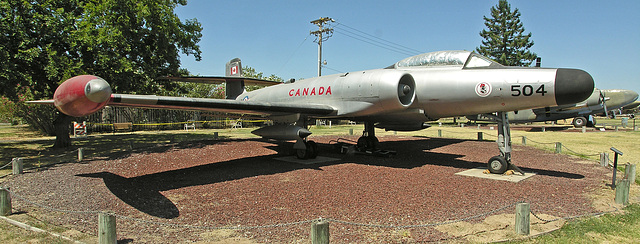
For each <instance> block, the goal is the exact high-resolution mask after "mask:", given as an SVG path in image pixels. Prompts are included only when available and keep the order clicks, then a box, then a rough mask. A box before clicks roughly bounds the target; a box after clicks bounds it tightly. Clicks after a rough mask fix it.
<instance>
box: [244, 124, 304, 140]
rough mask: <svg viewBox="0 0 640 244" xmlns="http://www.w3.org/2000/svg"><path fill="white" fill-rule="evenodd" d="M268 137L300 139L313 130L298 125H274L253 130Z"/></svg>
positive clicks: (258, 134) (254, 132)
mask: <svg viewBox="0 0 640 244" xmlns="http://www.w3.org/2000/svg"><path fill="white" fill-rule="evenodd" d="M251 133H252V134H254V135H257V136H261V137H263V138H267V139H276V140H298V139H301V138H305V137H307V136H309V135H311V132H310V131H309V130H307V129H305V128H302V127H300V126H297V125H272V126H266V127H262V128H260V129H257V130H254V131H252V132H251Z"/></svg>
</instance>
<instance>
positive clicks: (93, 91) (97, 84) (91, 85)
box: [84, 78, 111, 103]
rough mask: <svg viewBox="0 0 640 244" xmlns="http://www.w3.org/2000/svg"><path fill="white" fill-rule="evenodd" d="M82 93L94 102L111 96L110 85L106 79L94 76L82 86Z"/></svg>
mask: <svg viewBox="0 0 640 244" xmlns="http://www.w3.org/2000/svg"><path fill="white" fill-rule="evenodd" d="M84 95H85V96H87V98H88V99H89V100H91V101H92V102H95V103H102V102H104V101H107V100H108V99H109V98H110V97H111V86H109V83H107V81H105V80H103V79H101V78H96V79H93V80H90V81H89V82H87V84H86V85H85V87H84Z"/></svg>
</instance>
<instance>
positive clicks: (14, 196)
mask: <svg viewBox="0 0 640 244" xmlns="http://www.w3.org/2000/svg"><path fill="white" fill-rule="evenodd" d="M0 190H1V191H6V192H8V193H9V194H10V196H11V198H12V199H17V200H19V201H22V202H24V203H26V204H29V205H32V206H35V207H38V208H41V209H45V210H48V211H52V212H59V213H66V214H81V215H99V214H105V215H109V216H114V217H116V218H119V219H123V220H127V221H134V222H138V223H144V224H150V225H159V226H166V227H171V228H182V229H198V230H251V229H266V228H279V227H287V226H294V225H302V224H311V223H320V222H333V223H337V224H343V225H350V226H358V227H369V228H382V229H413V228H428V227H435V226H440V225H447V224H454V223H458V222H464V221H469V220H473V219H479V218H485V217H488V216H491V215H493V214H496V213H499V212H502V211H505V210H507V209H509V208H513V207H516V206H517V205H519V204H529V203H527V202H526V201H517V202H514V203H511V204H508V205H505V206H503V207H500V208H496V209H494V210H491V211H487V212H484V213H480V214H476V215H472V216H468V217H465V218H460V219H455V220H447V221H443V222H437V223H429V224H418V225H383V224H366V223H358V222H351V221H344V220H339V219H333V218H322V217H321V218H314V219H309V220H302V221H295V222H287V223H278V224H269V225H255V226H242V225H238V226H198V225H187V224H173V223H163V222H158V221H151V220H145V219H140V218H133V217H129V216H125V215H121V214H116V213H113V212H108V211H96V210H68V209H59V208H54V207H50V206H47V205H45V204H41V203H37V202H34V201H31V200H29V199H27V198H26V197H23V196H21V195H19V194H17V193H15V192H13V191H11V190H10V189H8V188H0ZM611 207H612V208H613V209H612V210H609V211H603V212H595V213H587V214H581V215H575V216H566V217H558V218H555V219H544V218H542V217H540V216H539V213H536V212H534V211H531V210H530V209H528V210H529V213H531V215H533V216H534V217H535V218H537V219H538V220H540V221H542V222H543V224H546V223H550V222H555V221H559V220H570V219H576V218H583V217H595V216H601V215H604V214H608V213H614V212H618V211H620V210H619V209H618V208H616V207H615V206H611ZM21 212H23V211H21ZM452 238H453V239H455V238H456V237H452Z"/></svg>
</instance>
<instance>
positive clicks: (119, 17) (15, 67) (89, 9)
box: [0, 0, 202, 146]
mask: <svg viewBox="0 0 640 244" xmlns="http://www.w3.org/2000/svg"><path fill="white" fill-rule="evenodd" d="M185 4H186V0H67V1H59V0H4V1H2V2H0V33H2V34H0V95H1V96H5V97H7V98H8V99H9V100H11V101H14V102H18V101H19V99H20V98H19V96H18V95H19V94H20V92H23V91H28V92H29V94H23V95H24V96H26V97H30V98H33V99H44V98H51V97H52V95H53V92H54V90H55V88H56V87H57V86H58V84H60V82H62V81H64V80H66V79H68V78H71V77H73V76H76V75H81V74H93V75H97V76H100V77H102V78H104V79H106V80H107V81H108V82H109V83H110V84H111V86H112V88H113V90H114V91H115V92H120V93H134V94H167V93H171V92H175V91H179V90H185V89H184V88H183V86H180V85H178V84H175V83H170V82H157V81H154V78H156V77H159V76H179V75H184V74H187V73H188V72H187V71H186V70H184V69H180V56H179V53H180V52H182V53H185V54H187V55H193V56H194V57H195V59H196V60H198V61H199V60H200V59H201V56H200V55H201V51H200V47H199V46H198V45H197V43H198V42H199V41H200V38H201V37H202V34H201V31H202V27H201V25H200V23H199V22H198V21H197V20H195V19H193V20H186V21H185V22H182V21H181V20H180V19H179V18H178V17H177V16H176V15H175V13H174V12H173V11H174V9H175V8H176V7H177V6H178V5H185ZM20 87H27V88H28V89H24V88H22V90H20V89H21V88H20ZM24 96H23V97H24ZM18 106H24V108H23V109H20V110H29V107H28V106H26V105H24V104H22V105H20V104H18ZM27 112H30V111H27ZM48 113H49V114H51V112H48ZM60 116H61V117H63V119H60V120H58V121H59V122H60V124H61V125H64V124H65V123H66V125H68V124H69V123H68V122H67V121H70V118H66V117H68V116H64V115H62V114H60ZM23 119H25V120H27V122H28V123H29V124H31V125H34V124H35V122H34V121H30V119H29V118H24V117H23ZM47 132H48V133H49V134H51V131H47ZM61 134H62V133H61ZM67 137H68V133H67ZM62 146H67V145H62Z"/></svg>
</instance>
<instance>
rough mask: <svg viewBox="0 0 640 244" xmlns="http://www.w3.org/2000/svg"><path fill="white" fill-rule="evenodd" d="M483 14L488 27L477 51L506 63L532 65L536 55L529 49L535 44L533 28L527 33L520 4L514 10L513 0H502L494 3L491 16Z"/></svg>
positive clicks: (510, 64) (481, 33)
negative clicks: (519, 7)
mask: <svg viewBox="0 0 640 244" xmlns="http://www.w3.org/2000/svg"><path fill="white" fill-rule="evenodd" d="M483 18H484V24H485V26H487V29H485V30H482V31H481V32H480V36H481V37H482V38H484V40H483V41H482V45H481V46H480V47H478V48H476V52H478V53H479V54H482V55H484V56H487V57H489V58H491V59H493V60H495V61H496V62H498V63H501V64H503V65H508V66H529V65H531V62H533V60H535V59H536V56H537V55H536V54H535V53H533V52H531V51H529V49H530V48H531V47H532V46H533V41H532V40H530V38H531V32H529V34H524V27H523V24H522V22H520V11H519V10H518V9H517V8H516V9H515V10H514V11H511V4H509V3H508V2H507V0H500V1H499V2H498V5H497V6H493V7H491V18H487V17H486V16H484V17H483Z"/></svg>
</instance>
